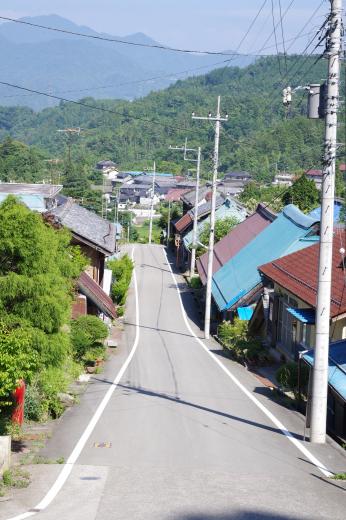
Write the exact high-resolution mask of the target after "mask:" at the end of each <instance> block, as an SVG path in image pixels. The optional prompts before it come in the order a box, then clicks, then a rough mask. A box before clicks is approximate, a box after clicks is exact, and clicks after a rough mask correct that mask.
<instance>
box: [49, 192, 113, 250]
mask: <svg viewBox="0 0 346 520" xmlns="http://www.w3.org/2000/svg"><path fill="white" fill-rule="evenodd" d="M48 214H49V215H53V216H54V217H55V220H57V221H58V222H59V223H60V224H62V225H63V226H65V227H67V228H68V229H69V230H70V231H71V232H72V234H73V235H75V236H76V237H78V238H80V239H81V240H82V241H83V242H86V243H88V244H89V245H91V244H92V245H94V246H96V247H95V248H96V249H99V250H101V251H102V252H104V253H105V254H106V255H109V254H113V253H114V250H115V228H114V224H113V223H111V222H109V221H108V220H105V219H103V218H101V217H99V216H98V215H96V213H93V212H92V211H89V210H87V209H85V208H83V207H82V206H79V205H78V204H76V203H75V202H74V201H73V199H71V198H68V199H67V201H66V202H65V203H64V204H61V205H60V206H58V207H57V208H54V209H52V210H50V211H49V212H48Z"/></svg>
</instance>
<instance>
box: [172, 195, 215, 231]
mask: <svg viewBox="0 0 346 520" xmlns="http://www.w3.org/2000/svg"><path fill="white" fill-rule="evenodd" d="M183 196H184V195H183ZM224 202H225V199H224V197H221V196H220V195H219V196H217V197H216V209H217V208H219V207H220V206H222V204H223V203H224ZM210 210H211V200H209V201H208V202H205V203H204V204H201V205H200V206H198V211H197V218H198V220H199V219H200V218H202V217H206V216H207V215H208V214H209V213H210ZM194 213H195V210H194V208H193V209H190V210H189V211H188V212H187V213H185V215H183V216H182V217H181V219H180V220H178V222H177V223H176V224H175V229H176V230H177V231H179V233H182V232H184V231H185V229H187V228H188V226H189V225H190V224H191V222H192V221H193V216H194Z"/></svg>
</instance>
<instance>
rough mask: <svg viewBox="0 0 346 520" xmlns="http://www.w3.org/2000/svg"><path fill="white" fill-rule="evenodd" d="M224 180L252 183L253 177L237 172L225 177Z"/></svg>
mask: <svg viewBox="0 0 346 520" xmlns="http://www.w3.org/2000/svg"><path fill="white" fill-rule="evenodd" d="M223 178H224V180H226V179H227V180H228V181H243V182H249V181H251V178H252V177H251V175H250V173H248V172H243V171H235V172H228V173H225V175H224V177H223Z"/></svg>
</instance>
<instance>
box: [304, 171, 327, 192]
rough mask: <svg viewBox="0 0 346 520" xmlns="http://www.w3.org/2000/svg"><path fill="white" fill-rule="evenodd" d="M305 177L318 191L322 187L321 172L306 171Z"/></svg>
mask: <svg viewBox="0 0 346 520" xmlns="http://www.w3.org/2000/svg"><path fill="white" fill-rule="evenodd" d="M305 175H306V177H307V178H308V179H310V180H313V181H314V183H315V185H316V188H317V189H318V190H320V189H321V187H322V180H323V172H322V170H306V172H305Z"/></svg>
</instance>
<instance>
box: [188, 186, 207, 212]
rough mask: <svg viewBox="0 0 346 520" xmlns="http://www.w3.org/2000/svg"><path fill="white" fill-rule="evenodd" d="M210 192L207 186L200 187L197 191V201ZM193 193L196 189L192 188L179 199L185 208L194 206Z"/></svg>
mask: <svg viewBox="0 0 346 520" xmlns="http://www.w3.org/2000/svg"><path fill="white" fill-rule="evenodd" d="M209 191H210V188H209V187H207V186H200V187H199V190H198V200H199V201H201V200H203V199H204V198H205V196H206V194H207V193H208V192H209ZM195 193H196V188H193V189H192V190H189V191H187V192H186V193H184V195H183V196H182V197H181V200H182V202H184V203H185V204H186V205H187V206H190V207H192V206H194V204H195Z"/></svg>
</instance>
